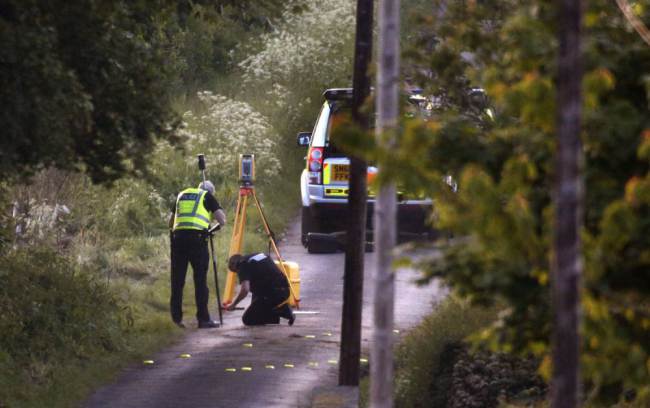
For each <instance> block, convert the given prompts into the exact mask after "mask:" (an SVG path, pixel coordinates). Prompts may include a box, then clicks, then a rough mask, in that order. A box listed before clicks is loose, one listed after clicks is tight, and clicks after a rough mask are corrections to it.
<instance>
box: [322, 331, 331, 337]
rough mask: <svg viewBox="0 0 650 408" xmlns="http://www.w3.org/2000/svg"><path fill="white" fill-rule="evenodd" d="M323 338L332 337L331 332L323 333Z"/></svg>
mask: <svg viewBox="0 0 650 408" xmlns="http://www.w3.org/2000/svg"><path fill="white" fill-rule="evenodd" d="M323 336H327V337H332V333H331V332H325V333H323Z"/></svg>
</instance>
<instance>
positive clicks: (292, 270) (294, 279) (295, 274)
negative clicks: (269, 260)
mask: <svg viewBox="0 0 650 408" xmlns="http://www.w3.org/2000/svg"><path fill="white" fill-rule="evenodd" d="M274 262H275V264H276V265H277V266H278V268H280V270H282V267H281V266H280V263H279V262H278V261H274ZM282 265H283V266H284V270H285V271H287V274H288V275H289V276H288V277H289V284H290V285H291V293H292V294H293V295H295V297H296V298H297V300H298V301H300V268H299V267H298V263H296V262H291V261H284V262H282ZM289 305H290V306H296V299H294V297H293V296H292V295H289Z"/></svg>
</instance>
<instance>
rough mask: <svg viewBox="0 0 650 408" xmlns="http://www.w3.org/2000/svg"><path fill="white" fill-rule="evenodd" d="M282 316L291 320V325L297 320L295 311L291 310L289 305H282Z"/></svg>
mask: <svg viewBox="0 0 650 408" xmlns="http://www.w3.org/2000/svg"><path fill="white" fill-rule="evenodd" d="M280 316H281V317H283V318H285V319H287V320H289V326H293V322H295V321H296V315H295V314H294V313H293V310H291V308H290V307H289V305H284V306H282V310H281V311H280Z"/></svg>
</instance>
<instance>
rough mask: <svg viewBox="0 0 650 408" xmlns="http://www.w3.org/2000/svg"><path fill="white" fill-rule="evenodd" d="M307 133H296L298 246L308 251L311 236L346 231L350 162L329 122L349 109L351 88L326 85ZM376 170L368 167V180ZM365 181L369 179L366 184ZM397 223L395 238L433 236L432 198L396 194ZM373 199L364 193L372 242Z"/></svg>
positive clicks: (369, 236)
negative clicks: (303, 150)
mask: <svg viewBox="0 0 650 408" xmlns="http://www.w3.org/2000/svg"><path fill="white" fill-rule="evenodd" d="M323 97H324V99H325V101H324V103H323V106H322V108H321V110H320V113H319V115H318V118H317V120H316V123H315V125H314V129H313V131H312V132H301V133H299V134H298V140H297V142H298V145H299V146H305V147H307V148H308V149H307V156H306V157H305V160H306V163H305V169H304V170H303V172H302V174H301V176H300V192H301V199H302V226H301V241H302V244H303V245H304V246H305V247H307V248H308V249H310V245H309V242H310V237H315V236H317V234H318V235H320V234H328V233H330V234H331V233H337V232H343V231H346V230H347V222H348V220H347V218H348V215H347V213H348V178H349V166H350V160H349V158H348V157H346V155H345V154H344V153H343V152H342V151H340V150H339V149H337V147H336V146H335V145H334V144H333V143H332V141H331V140H330V132H331V129H332V123H333V121H334V120H335V118H336V116H337V115H339V114H342V113H344V112H349V110H350V103H351V100H352V89H351V88H334V89H328V90H326V91H325V92H324V93H323ZM376 173H377V168H376V167H373V166H368V179H369V180H368V181H369V182H370V181H372V178H373V177H374V175H375V174H376ZM369 184H370V183H369ZM397 200H398V201H397V225H398V236H399V237H400V238H409V237H413V238H415V237H431V236H432V235H433V234H434V231H433V229H432V228H431V226H430V225H429V222H428V219H429V215H430V214H431V211H432V207H433V206H432V200H431V199H429V198H420V199H417V198H413V197H408V196H407V195H406V194H402V193H399V194H398V197H397ZM374 202H375V200H374V197H373V196H372V194H369V198H368V212H367V214H368V216H367V219H366V229H367V230H368V231H369V234H368V239H367V240H368V241H371V242H372V229H373V222H372V218H373V212H374V211H373V210H374Z"/></svg>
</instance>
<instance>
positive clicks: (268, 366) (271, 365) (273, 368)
mask: <svg viewBox="0 0 650 408" xmlns="http://www.w3.org/2000/svg"><path fill="white" fill-rule="evenodd" d="M264 368H268V369H269V370H275V366H274V365H273V364H267V365H265V366H264Z"/></svg>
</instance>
